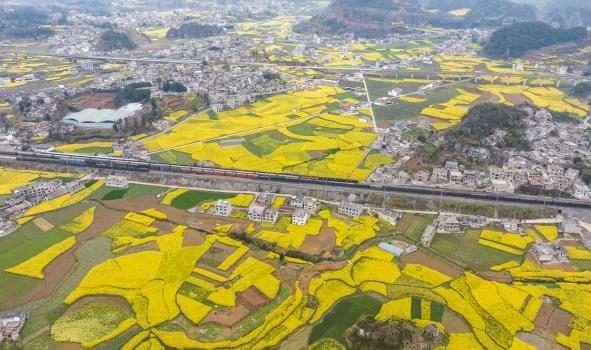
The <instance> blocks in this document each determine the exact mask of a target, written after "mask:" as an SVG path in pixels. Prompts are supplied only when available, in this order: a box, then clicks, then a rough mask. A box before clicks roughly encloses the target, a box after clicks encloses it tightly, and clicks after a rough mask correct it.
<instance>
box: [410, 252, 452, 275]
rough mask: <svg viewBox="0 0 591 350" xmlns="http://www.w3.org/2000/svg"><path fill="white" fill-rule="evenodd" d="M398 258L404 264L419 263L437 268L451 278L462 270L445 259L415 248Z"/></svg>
mask: <svg viewBox="0 0 591 350" xmlns="http://www.w3.org/2000/svg"><path fill="white" fill-rule="evenodd" d="M400 260H402V262H403V263H405V264H421V265H424V266H427V267H430V268H432V269H433V270H437V271H439V272H441V273H443V274H446V275H448V276H450V277H453V278H457V277H459V276H460V275H461V274H462V270H460V269H458V268H456V267H455V266H453V265H451V264H449V263H448V262H446V261H443V260H441V259H438V258H436V257H433V256H431V255H429V254H427V253H425V252H424V251H422V250H417V251H415V252H413V253H410V254H407V255H404V256H402V257H401V258H400Z"/></svg>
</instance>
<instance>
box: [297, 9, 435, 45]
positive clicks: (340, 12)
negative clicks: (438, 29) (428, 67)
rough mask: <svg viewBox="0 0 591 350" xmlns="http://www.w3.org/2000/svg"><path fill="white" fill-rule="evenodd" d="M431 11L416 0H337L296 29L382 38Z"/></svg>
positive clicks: (398, 30)
mask: <svg viewBox="0 0 591 350" xmlns="http://www.w3.org/2000/svg"><path fill="white" fill-rule="evenodd" d="M428 15H429V14H428V12H426V11H424V10H423V8H422V7H421V6H420V4H419V3H418V2H417V1H416V0H333V1H332V2H331V3H330V5H329V6H328V7H327V8H326V9H325V10H324V11H323V12H322V13H321V14H319V15H317V16H314V17H312V19H311V20H309V21H306V22H302V23H299V24H297V25H296V26H295V28H294V30H295V31H296V32H298V33H306V34H329V35H330V34H332V35H339V34H345V33H354V34H355V35H356V36H358V37H366V38H378V37H384V36H386V35H388V34H390V33H394V32H400V31H402V30H403V28H402V26H403V23H420V22H424V21H425V20H426V19H427V17H428Z"/></svg>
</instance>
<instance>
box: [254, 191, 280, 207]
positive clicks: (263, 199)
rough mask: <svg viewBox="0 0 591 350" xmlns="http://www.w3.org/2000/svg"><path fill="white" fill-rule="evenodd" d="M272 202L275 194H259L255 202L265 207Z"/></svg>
mask: <svg viewBox="0 0 591 350" xmlns="http://www.w3.org/2000/svg"><path fill="white" fill-rule="evenodd" d="M273 201H275V194H274V193H261V194H259V195H258V196H257V199H256V202H257V203H259V204H261V205H264V206H267V205H272V204H273Z"/></svg>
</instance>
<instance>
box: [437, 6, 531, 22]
mask: <svg viewBox="0 0 591 350" xmlns="http://www.w3.org/2000/svg"><path fill="white" fill-rule="evenodd" d="M429 7H430V8H434V9H437V10H439V11H440V16H438V17H437V18H435V19H434V24H439V25H442V26H447V27H450V26H451V27H453V26H457V27H498V26H502V25H503V22H504V21H505V20H509V19H514V20H516V21H519V22H523V21H535V20H536V19H537V18H536V9H535V7H534V6H531V5H526V4H516V3H514V2H512V1H509V0H431V3H430V5H429ZM460 9H463V11H458V12H455V11H456V10H460ZM466 10H467V11H466ZM454 13H455V14H454ZM464 13H465V14H464Z"/></svg>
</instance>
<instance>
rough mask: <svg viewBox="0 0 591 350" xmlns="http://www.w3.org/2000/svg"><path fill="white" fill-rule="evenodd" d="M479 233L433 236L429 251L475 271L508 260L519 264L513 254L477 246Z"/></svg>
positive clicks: (469, 231) (485, 269) (471, 231)
mask: <svg viewBox="0 0 591 350" xmlns="http://www.w3.org/2000/svg"><path fill="white" fill-rule="evenodd" d="M479 236H480V231H477V230H468V231H466V233H464V234H441V235H437V236H435V239H434V240H433V243H431V249H433V250H434V251H435V252H437V253H438V254H440V255H441V256H443V257H445V258H447V259H450V260H453V261H455V262H457V263H458V264H460V265H464V266H471V267H472V268H474V269H475V270H477V271H487V270H488V269H489V268H490V267H492V266H495V265H499V264H503V263H505V262H507V261H509V260H515V261H517V262H520V258H519V257H518V256H515V255H513V254H509V253H505V252H503V251H500V250H497V249H493V248H489V247H485V246H483V245H480V244H478V238H479Z"/></svg>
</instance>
